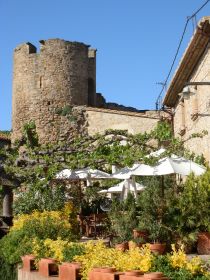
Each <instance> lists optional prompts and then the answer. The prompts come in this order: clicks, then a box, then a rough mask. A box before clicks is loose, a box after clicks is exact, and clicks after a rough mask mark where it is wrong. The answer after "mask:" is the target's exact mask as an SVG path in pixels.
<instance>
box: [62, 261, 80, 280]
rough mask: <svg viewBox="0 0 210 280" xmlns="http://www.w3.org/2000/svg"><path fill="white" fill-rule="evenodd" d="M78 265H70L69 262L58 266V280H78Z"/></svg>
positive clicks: (74, 263)
mask: <svg viewBox="0 0 210 280" xmlns="http://www.w3.org/2000/svg"><path fill="white" fill-rule="evenodd" d="M80 267H81V264H80V263H76V262H73V263H70V262H64V263H62V264H61V265H59V280H66V279H71V280H76V279H78V278H79V273H80Z"/></svg>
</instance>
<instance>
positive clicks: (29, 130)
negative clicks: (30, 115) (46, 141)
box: [23, 121, 39, 148]
mask: <svg viewBox="0 0 210 280" xmlns="http://www.w3.org/2000/svg"><path fill="white" fill-rule="evenodd" d="M23 136H24V139H25V141H26V145H27V146H28V147H31V148H34V147H37V146H38V143H39V139H38V134H37V132H36V124H35V122H34V121H30V122H28V123H26V124H24V126H23Z"/></svg>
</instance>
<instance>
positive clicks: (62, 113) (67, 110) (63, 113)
mask: <svg viewBox="0 0 210 280" xmlns="http://www.w3.org/2000/svg"><path fill="white" fill-rule="evenodd" d="M55 113H56V114H58V115H60V116H67V115H69V114H71V113H72V107H71V106H69V105H66V106H64V107H62V108H57V109H56V110H55Z"/></svg>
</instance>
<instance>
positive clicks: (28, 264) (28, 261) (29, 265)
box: [21, 255, 36, 271]
mask: <svg viewBox="0 0 210 280" xmlns="http://www.w3.org/2000/svg"><path fill="white" fill-rule="evenodd" d="M21 259H22V262H23V270H25V271H35V270H36V267H35V257H34V256H33V255H25V256H22V257H21Z"/></svg>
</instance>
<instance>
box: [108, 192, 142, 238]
mask: <svg viewBox="0 0 210 280" xmlns="http://www.w3.org/2000/svg"><path fill="white" fill-rule="evenodd" d="M108 215H109V219H110V225H111V226H110V227H111V229H110V230H111V232H112V233H113V234H114V236H116V238H115V241H116V242H123V241H128V240H131V239H132V235H133V229H134V228H135V227H136V223H137V220H136V205H135V199H134V197H133V195H132V194H131V193H129V195H128V198H127V199H126V200H125V201H122V202H119V201H114V202H113V203H112V209H111V211H110V212H109V214H108Z"/></svg>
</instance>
